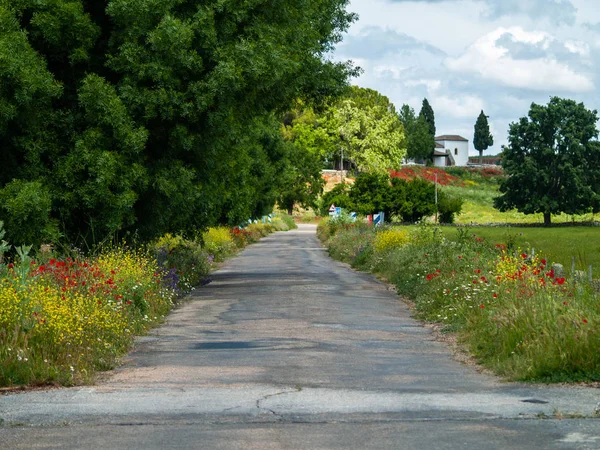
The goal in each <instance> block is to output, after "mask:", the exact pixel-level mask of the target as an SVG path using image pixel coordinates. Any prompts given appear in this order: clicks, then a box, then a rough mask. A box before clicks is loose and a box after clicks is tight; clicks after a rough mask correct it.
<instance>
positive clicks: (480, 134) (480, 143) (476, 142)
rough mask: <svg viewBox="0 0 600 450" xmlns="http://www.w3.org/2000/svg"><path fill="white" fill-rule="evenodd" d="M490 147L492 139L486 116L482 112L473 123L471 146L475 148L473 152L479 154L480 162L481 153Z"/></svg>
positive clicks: (492, 142) (492, 143)
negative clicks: (475, 151) (473, 132)
mask: <svg viewBox="0 0 600 450" xmlns="http://www.w3.org/2000/svg"><path fill="white" fill-rule="evenodd" d="M492 145H494V137H493V136H492V135H491V133H490V126H489V124H488V116H486V115H485V114H484V113H483V110H482V111H481V113H479V116H478V117H477V121H476V122H475V134H474V136H473V146H474V147H475V150H477V151H478V152H479V159H480V162H481V161H482V158H483V152H484V151H486V150H487V149H488V147H490V146H492Z"/></svg>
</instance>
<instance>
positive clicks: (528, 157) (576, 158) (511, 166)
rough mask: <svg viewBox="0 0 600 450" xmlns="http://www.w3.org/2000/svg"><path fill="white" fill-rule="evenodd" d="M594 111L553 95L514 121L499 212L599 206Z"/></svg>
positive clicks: (599, 153) (599, 146)
mask: <svg viewBox="0 0 600 450" xmlns="http://www.w3.org/2000/svg"><path fill="white" fill-rule="evenodd" d="M597 121H598V115H597V112H596V111H590V110H588V109H586V108H585V106H584V105H583V103H576V102H575V101H573V100H566V99H561V98H558V97H554V98H552V99H551V100H550V102H549V103H548V105H546V106H541V105H536V104H535V103H533V104H532V105H531V108H530V110H529V117H522V118H521V119H520V120H519V121H518V122H515V123H512V124H511V125H510V129H509V135H508V142H509V145H508V147H506V148H505V149H504V152H503V156H502V166H503V167H504V170H505V172H506V174H507V175H508V177H507V178H506V180H504V181H503V182H502V184H501V186H500V192H502V195H501V196H500V197H498V198H497V199H496V200H495V202H494V203H495V206H496V207H497V208H499V209H500V210H501V211H506V210H510V209H513V208H516V209H518V210H519V211H521V212H523V213H525V214H532V213H543V214H544V223H545V224H547V225H549V224H550V221H551V215H552V214H558V213H560V212H565V213H567V214H581V213H584V212H589V211H592V210H593V211H597V210H598V209H599V206H600V190H599V189H600V188H599V186H600V143H598V141H597V137H598V130H597V128H596V122H597Z"/></svg>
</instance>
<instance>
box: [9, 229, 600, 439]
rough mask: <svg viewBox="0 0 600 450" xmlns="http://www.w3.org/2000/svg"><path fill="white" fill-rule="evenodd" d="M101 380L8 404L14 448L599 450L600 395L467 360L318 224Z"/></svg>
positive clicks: (248, 263)
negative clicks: (339, 258)
mask: <svg viewBox="0 0 600 450" xmlns="http://www.w3.org/2000/svg"><path fill="white" fill-rule="evenodd" d="M213 280H214V281H213V283H211V284H210V285H208V286H205V287H202V288H199V289H198V290H196V291H194V293H193V294H192V296H191V298H190V299H189V301H188V302H186V303H185V304H184V305H182V306H181V307H179V308H177V309H176V310H175V311H173V313H172V314H171V315H170V316H169V319H168V321H167V322H166V323H165V325H164V326H162V327H160V328H158V329H156V330H154V331H153V332H152V333H151V334H150V335H148V336H145V337H143V338H140V339H139V340H138V344H137V346H136V348H135V349H134V351H132V352H131V353H130V354H129V355H128V356H127V357H126V358H125V359H124V361H123V365H122V366H121V367H119V368H118V369H117V370H115V371H113V372H112V373H110V374H108V375H107V376H105V377H103V378H102V380H101V381H99V382H98V383H97V385H95V386H91V387H82V388H70V389H55V390H48V391H33V392H25V393H13V394H5V395H3V396H0V448H64V449H72V448H131V449H138V448H139V449H149V448H150V449H160V448H206V449H238V448H240V449H242V448H243V449H255V448H256V449H367V448H368V449H398V448H402V449H427V448H432V447H434V446H435V448H436V449H504V448H511V449H512V448H515V449H600V419H598V418H596V415H597V414H596V413H597V411H598V408H600V390H599V389H595V388H591V387H582V386H543V385H527V384H516V383H507V382H503V381H502V380H499V379H497V378H495V377H492V376H489V375H483V374H480V373H477V371H476V370H475V368H473V367H471V366H466V365H463V364H461V363H459V362H457V361H455V360H454V359H453V357H452V354H451V351H450V349H449V348H448V347H447V346H446V345H445V344H444V343H441V342H437V341H436V340H435V339H434V337H433V335H432V334H431V332H430V330H428V329H427V328H425V327H423V326H422V325H421V324H420V323H419V322H417V321H415V320H413V319H412V318H411V315H410V310H409V309H408V307H407V306H406V305H405V304H404V303H403V302H402V301H401V300H400V299H399V298H398V297H397V296H396V294H395V293H394V292H393V291H390V290H389V289H388V287H387V286H386V285H385V284H383V283H381V282H379V281H377V280H376V279H374V278H373V277H372V276H370V275H367V274H362V273H356V272H354V271H352V270H350V269H348V268H347V267H345V266H344V265H343V264H340V263H337V262H335V261H332V260H331V259H329V258H328V256H327V254H326V251H324V249H323V248H322V247H321V246H320V244H319V242H318V241H317V239H316V237H315V227H314V226H311V225H301V226H300V228H299V229H298V230H295V231H292V232H287V233H276V234H274V235H271V236H269V237H267V238H265V239H263V240H262V241H261V242H260V243H258V244H255V245H253V246H251V247H249V248H247V249H246V250H244V251H243V252H242V253H241V254H240V255H239V256H237V257H236V258H233V259H231V260H229V261H228V262H226V263H225V264H223V266H222V267H221V268H220V270H218V271H217V272H216V273H215V274H214V276H213Z"/></svg>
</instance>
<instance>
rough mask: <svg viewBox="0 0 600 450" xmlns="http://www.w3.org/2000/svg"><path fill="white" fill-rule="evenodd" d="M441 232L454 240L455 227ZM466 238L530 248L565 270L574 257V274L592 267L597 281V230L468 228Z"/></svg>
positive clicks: (599, 239)
mask: <svg viewBox="0 0 600 450" xmlns="http://www.w3.org/2000/svg"><path fill="white" fill-rule="evenodd" d="M443 232H444V235H445V236H446V238H448V239H450V240H455V239H456V238H457V233H458V232H457V228H456V227H444V228H443ZM470 234H472V235H474V236H476V237H480V238H483V239H485V240H486V241H488V242H489V243H491V244H505V245H506V244H508V245H509V246H514V247H520V248H521V249H522V250H524V251H530V250H531V249H532V248H534V249H535V251H536V253H537V252H541V253H542V255H543V257H544V258H546V259H548V260H549V261H552V262H558V263H560V264H562V265H563V266H564V267H565V269H567V270H570V268H571V260H572V258H573V257H575V268H576V269H577V270H587V268H588V266H589V265H592V266H594V267H596V268H597V270H596V273H595V275H594V276H595V278H600V227H583V226H577V227H560V228H543V227H540V228H538V227H535V228H533V227H472V228H470Z"/></svg>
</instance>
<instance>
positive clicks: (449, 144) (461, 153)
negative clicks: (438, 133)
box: [436, 141, 469, 166]
mask: <svg viewBox="0 0 600 450" xmlns="http://www.w3.org/2000/svg"><path fill="white" fill-rule="evenodd" d="M436 142H438V143H440V144H442V145H443V146H444V148H445V149H446V150H450V151H451V152H452V156H453V157H454V161H455V162H456V165H457V166H466V165H467V163H468V162H469V141H436ZM455 150H458V152H457V153H458V154H456V153H455Z"/></svg>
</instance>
